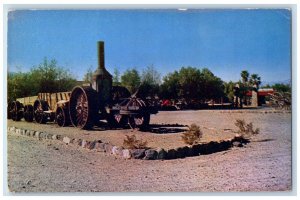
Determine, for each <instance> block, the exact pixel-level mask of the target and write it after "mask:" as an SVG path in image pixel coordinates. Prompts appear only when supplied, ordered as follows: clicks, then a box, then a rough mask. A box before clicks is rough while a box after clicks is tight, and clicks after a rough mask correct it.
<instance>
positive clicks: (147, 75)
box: [138, 65, 161, 98]
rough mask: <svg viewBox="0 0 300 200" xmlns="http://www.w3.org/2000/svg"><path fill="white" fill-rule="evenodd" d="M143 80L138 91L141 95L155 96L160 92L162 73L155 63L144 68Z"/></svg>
mask: <svg viewBox="0 0 300 200" xmlns="http://www.w3.org/2000/svg"><path fill="white" fill-rule="evenodd" d="M141 81H142V83H141V86H140V89H139V93H138V95H139V97H144V98H145V97H148V96H151V97H154V96H155V95H157V94H158V93H159V85H160V82H161V79H160V74H159V73H158V71H157V70H156V69H155V68H154V67H153V65H151V66H148V67H147V68H146V69H145V70H143V72H142V76H141Z"/></svg>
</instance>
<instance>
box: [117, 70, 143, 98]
mask: <svg viewBox="0 0 300 200" xmlns="http://www.w3.org/2000/svg"><path fill="white" fill-rule="evenodd" d="M140 83H141V77H140V75H139V72H138V71H137V70H136V69H127V70H126V71H125V72H124V74H123V75H122V76H121V84H122V86H124V87H126V88H127V89H128V90H129V92H130V93H131V94H132V93H134V92H136V91H137V89H138V88H139V86H140Z"/></svg>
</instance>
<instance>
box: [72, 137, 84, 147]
mask: <svg viewBox="0 0 300 200" xmlns="http://www.w3.org/2000/svg"><path fill="white" fill-rule="evenodd" d="M71 142H73V144H76V145H78V146H81V144H82V139H74V140H72V141H71Z"/></svg>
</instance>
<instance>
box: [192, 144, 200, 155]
mask: <svg viewBox="0 0 300 200" xmlns="http://www.w3.org/2000/svg"><path fill="white" fill-rule="evenodd" d="M201 147H202V145H201V144H194V145H193V146H192V151H193V154H194V156H199V154H200V153H202V152H201V151H202V148H201Z"/></svg>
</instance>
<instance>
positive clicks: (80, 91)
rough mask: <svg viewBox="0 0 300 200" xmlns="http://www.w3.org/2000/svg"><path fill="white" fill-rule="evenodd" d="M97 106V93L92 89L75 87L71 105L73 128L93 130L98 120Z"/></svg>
mask: <svg viewBox="0 0 300 200" xmlns="http://www.w3.org/2000/svg"><path fill="white" fill-rule="evenodd" d="M97 105H98V103H97V98H96V92H95V91H94V90H93V89H92V88H91V87H75V88H74V89H73V91H72V93H71V96H70V104H69V112H70V119H71V122H72V124H73V126H75V127H78V128H81V129H90V128H92V127H93V125H94V123H95V122H96V118H97V112H98V109H97Z"/></svg>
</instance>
